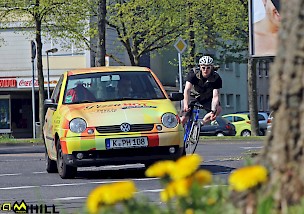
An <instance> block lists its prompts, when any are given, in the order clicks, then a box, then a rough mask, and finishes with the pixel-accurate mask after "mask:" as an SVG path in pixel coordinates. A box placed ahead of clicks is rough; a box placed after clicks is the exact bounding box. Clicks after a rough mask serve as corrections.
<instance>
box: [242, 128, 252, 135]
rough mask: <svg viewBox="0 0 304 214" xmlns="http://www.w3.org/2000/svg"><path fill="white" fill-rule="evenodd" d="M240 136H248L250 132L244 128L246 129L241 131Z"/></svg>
mask: <svg viewBox="0 0 304 214" xmlns="http://www.w3.org/2000/svg"><path fill="white" fill-rule="evenodd" d="M241 136H243V137H249V136H251V132H250V131H249V130H247V129H246V130H244V131H242V133H241Z"/></svg>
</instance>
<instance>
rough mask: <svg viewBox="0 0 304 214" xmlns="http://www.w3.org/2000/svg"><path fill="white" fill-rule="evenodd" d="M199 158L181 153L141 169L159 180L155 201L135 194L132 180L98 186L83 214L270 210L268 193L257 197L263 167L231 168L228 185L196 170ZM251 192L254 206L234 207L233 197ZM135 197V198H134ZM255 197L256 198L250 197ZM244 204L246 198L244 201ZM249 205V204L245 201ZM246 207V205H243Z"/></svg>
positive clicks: (263, 179) (263, 176)
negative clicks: (174, 158)
mask: <svg viewBox="0 0 304 214" xmlns="http://www.w3.org/2000/svg"><path fill="white" fill-rule="evenodd" d="M202 162H203V158H202V157H201V156H199V155H196V154H194V155H190V156H183V157H181V158H180V159H178V160H177V161H159V162H156V163H154V164H153V165H151V166H150V167H149V168H148V169H147V170H146V172H145V174H146V176H147V177H157V178H159V179H160V182H161V185H162V187H163V190H162V191H161V192H160V196H159V197H160V201H161V202H162V203H160V204H155V203H151V202H149V200H148V199H147V198H144V197H143V196H142V195H141V196H139V195H138V194H136V192H137V189H136V186H135V184H134V183H133V181H124V182H116V183H110V184H105V185H101V186H98V187H97V188H95V189H93V190H92V191H91V192H90V194H89V195H88V198H87V201H86V207H85V212H86V213H91V214H95V213H111V214H112V213H130V214H131V213H132V214H133V213H134V214H137V213H138V214H150V213H151V214H154V213H155V214H159V213H164V214H171V213H172V214H201V213H208V214H210V213H211V214H212V213H214V214H220V213H225V214H230V213H231V214H235V213H273V212H272V209H273V207H274V204H273V199H272V196H271V195H270V196H259V195H258V192H257V190H258V189H260V188H261V186H262V185H263V184H265V183H267V176H268V175H267V170H266V168H265V167H263V166H260V165H252V166H245V167H242V168H239V169H237V170H234V171H233V172H232V173H231V174H230V176H229V178H228V185H227V184H221V181H220V180H218V181H216V182H215V181H214V180H213V178H212V174H211V172H209V171H207V170H203V169H200V164H201V163H202ZM250 194H251V195H253V196H254V197H252V198H253V199H252V201H253V202H255V203H251V204H255V206H252V207H250V209H244V207H246V206H237V204H238V203H237V202H235V200H244V198H247V199H248V198H250V197H248V195H249V196H250ZM136 195H137V196H139V197H136ZM254 199H256V200H254ZM244 201H245V202H244V203H246V200H244ZM249 204H250V203H249ZM247 208H248V207H247ZM248 210H249V211H248Z"/></svg>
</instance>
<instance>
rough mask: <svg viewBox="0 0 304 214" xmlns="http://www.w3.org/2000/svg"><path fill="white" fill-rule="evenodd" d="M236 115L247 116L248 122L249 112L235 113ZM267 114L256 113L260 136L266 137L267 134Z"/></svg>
mask: <svg viewBox="0 0 304 214" xmlns="http://www.w3.org/2000/svg"><path fill="white" fill-rule="evenodd" d="M236 113H237V114H247V115H248V118H249V120H250V112H249V111H243V112H236ZM268 117H269V116H268V113H267V112H262V111H259V112H258V121H259V129H260V135H266V133H267V123H268V122H269V121H268Z"/></svg>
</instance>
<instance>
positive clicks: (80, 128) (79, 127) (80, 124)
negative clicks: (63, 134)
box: [70, 118, 87, 133]
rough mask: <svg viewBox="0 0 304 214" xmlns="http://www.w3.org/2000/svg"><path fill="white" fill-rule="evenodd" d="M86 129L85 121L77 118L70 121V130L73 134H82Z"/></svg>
mask: <svg viewBox="0 0 304 214" xmlns="http://www.w3.org/2000/svg"><path fill="white" fill-rule="evenodd" d="M86 128H87V123H86V122H85V121H84V119H81V118H75V119H73V120H71V121H70V130H71V131H72V132H75V133H81V132H84V130H85V129H86Z"/></svg>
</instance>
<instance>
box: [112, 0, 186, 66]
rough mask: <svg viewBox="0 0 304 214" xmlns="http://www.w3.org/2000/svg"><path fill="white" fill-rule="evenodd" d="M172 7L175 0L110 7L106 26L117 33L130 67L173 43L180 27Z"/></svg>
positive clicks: (121, 3) (138, 0)
mask: <svg viewBox="0 0 304 214" xmlns="http://www.w3.org/2000/svg"><path fill="white" fill-rule="evenodd" d="M175 5H176V3H175V1H174V0H155V1H146V0H132V1H119V0H117V1H116V2H113V3H112V4H111V5H109V7H108V18H107V24H108V25H109V26H110V27H112V28H114V29H115V30H116V32H117V35H118V39H119V41H121V42H122V44H123V46H124V47H125V49H126V51H127V53H128V55H129V58H130V62H131V65H138V64H139V59H140V57H141V56H143V55H144V54H147V53H150V52H152V51H156V50H160V49H162V48H164V47H166V46H167V45H169V44H172V42H173V41H175V40H176V38H177V37H178V35H179V32H180V31H181V30H182V29H183V25H181V22H180V20H179V19H178V20H177V19H176V18H177V17H178V13H177V12H178V11H176V7H175Z"/></svg>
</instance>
